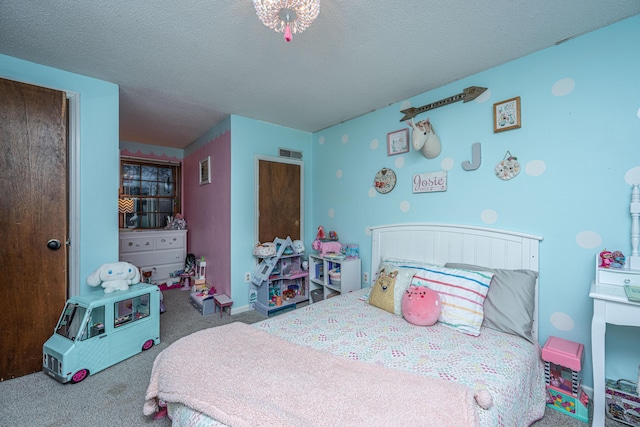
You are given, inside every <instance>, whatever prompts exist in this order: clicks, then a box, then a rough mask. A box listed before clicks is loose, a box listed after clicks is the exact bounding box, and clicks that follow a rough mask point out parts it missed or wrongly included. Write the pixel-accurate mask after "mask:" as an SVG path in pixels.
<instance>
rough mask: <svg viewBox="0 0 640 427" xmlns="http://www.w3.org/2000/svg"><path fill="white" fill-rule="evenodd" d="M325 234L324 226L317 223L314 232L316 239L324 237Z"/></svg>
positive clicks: (325, 236)
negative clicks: (316, 228)
mask: <svg viewBox="0 0 640 427" xmlns="http://www.w3.org/2000/svg"><path fill="white" fill-rule="evenodd" d="M326 238H327V235H326V234H324V227H323V226H321V225H319V226H318V234H316V240H322V239H326Z"/></svg>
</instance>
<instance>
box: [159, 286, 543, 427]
mask: <svg viewBox="0 0 640 427" xmlns="http://www.w3.org/2000/svg"><path fill="white" fill-rule="evenodd" d="M367 291H368V289H364V290H361V291H357V292H353V293H350V294H346V295H341V296H339V297H334V298H330V299H328V300H326V301H323V302H320V303H316V304H310V305H309V306H306V307H303V308H299V309H297V310H295V311H292V312H289V313H287V314H285V315H281V316H278V317H274V318H270V319H267V320H264V321H262V322H259V323H256V324H254V327H256V328H258V329H261V330H264V331H267V332H269V333H272V334H274V335H277V336H279V337H281V338H284V339H286V340H288V341H290V342H293V343H296V344H299V345H303V346H307V347H312V348H315V349H318V350H322V351H327V352H330V353H333V354H335V355H338V356H341V357H345V358H349V359H352V360H358V361H362V362H365V363H374V364H379V365H383V366H386V367H389V368H394V369H400V370H404V371H410V372H414V373H416V374H419V375H425V376H433V377H439V378H442V379H444V380H450V381H456V382H459V383H462V384H464V385H467V386H469V387H471V388H473V389H476V390H481V389H486V390H488V391H489V392H490V393H491V395H492V398H493V406H492V407H491V408H490V409H481V408H478V411H479V418H480V424H481V425H482V426H492V427H493V426H509V427H511V426H528V425H530V424H531V423H532V422H534V421H535V420H538V419H540V418H541V417H542V416H543V415H544V410H545V398H546V392H545V382H544V367H543V364H542V361H541V359H540V356H539V355H540V348H539V346H537V345H534V344H531V343H529V342H527V341H526V340H524V339H522V338H519V337H516V336H513V335H509V334H505V333H501V332H498V331H495V330H493V329H488V328H482V332H481V334H480V336H478V337H473V336H469V335H465V334H463V333H461V332H458V331H455V330H452V329H450V328H447V327H445V326H442V325H439V324H436V325H434V326H430V327H421V326H414V325H411V324H410V323H408V322H406V321H405V320H404V319H403V318H402V317H401V316H397V315H393V314H390V313H388V312H386V311H383V310H380V309H378V308H376V307H373V306H370V305H368V304H367V303H366V302H365V299H366V292H367ZM292 363H294V364H297V365H298V367H299V368H300V369H313V367H312V366H305V365H304V361H298V362H296V361H292ZM309 398H310V399H312V398H314V396H309ZM445 404H446V405H451V410H452V411H455V407H456V402H446V403H445ZM169 414H170V415H171V416H172V418H173V425H177V426H213V425H219V424H218V423H217V422H215V421H214V420H211V419H210V418H208V417H206V416H204V415H203V414H200V413H197V412H195V411H193V410H191V409H190V408H187V407H185V406H182V405H170V407H169Z"/></svg>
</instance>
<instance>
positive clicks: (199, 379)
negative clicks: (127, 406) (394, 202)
mask: <svg viewBox="0 0 640 427" xmlns="http://www.w3.org/2000/svg"><path fill="white" fill-rule="evenodd" d="M485 393H486V392H485ZM475 394H476V393H475V392H474V390H472V389H471V388H469V387H467V386H465V385H461V384H458V383H455V382H452V381H446V380H443V379H440V378H435V377H428V376H421V375H415V374H413V373H409V372H403V371H398V370H395V369H390V368H386V367H383V366H377V365H376V364H371V363H362V362H357V361H353V360H349V359H346V358H343V357H339V356H334V355H332V354H328V353H326V352H323V351H319V350H315V349H312V348H308V347H305V346H299V345H296V344H292V343H290V342H288V341H285V340H283V339H281V338H278V337H276V336H273V335H272V334H269V333H266V332H265V331H261V330H258V329H256V328H255V327H253V326H249V325H245V324H243V323H232V324H229V325H225V326H220V327H217V328H211V329H207V330H204V331H200V332H196V333H194V334H192V335H189V336H187V337H185V338H182V339H181V340H179V341H177V342H176V343H174V344H172V345H171V346H169V347H168V348H167V349H165V350H164V351H163V352H162V353H160V354H159V355H158V357H157V358H156V360H155V362H154V365H153V371H152V374H151V381H150V384H149V387H148V390H147V394H146V397H145V398H146V402H145V405H144V413H145V414H147V415H149V414H152V413H153V412H154V410H155V409H156V399H157V398H159V399H162V400H164V401H166V402H173V403H180V404H183V405H186V406H188V407H190V408H192V409H195V410H196V411H199V412H201V413H203V414H206V415H208V416H209V417H211V418H214V419H215V420H217V421H219V422H221V423H224V424H226V425H229V426H256V425H278V426H310V425H314V426H336V425H350V426H359V425H361V426H365V425H366V426H378V425H379V426H388V425H420V426H439V427H440V426H456V427H458V426H475V425H478V409H477V404H476V402H475V399H474V395H475ZM482 397H483V398H484V399H485V400H486V398H487V397H488V396H486V395H485V396H482ZM480 401H482V400H480ZM452 403H454V405H452ZM485 406H486V405H485ZM454 408H455V409H454ZM452 409H453V410H452Z"/></svg>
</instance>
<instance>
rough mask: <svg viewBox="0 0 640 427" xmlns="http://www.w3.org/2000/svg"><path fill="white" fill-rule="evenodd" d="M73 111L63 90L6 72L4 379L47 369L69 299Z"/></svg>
mask: <svg viewBox="0 0 640 427" xmlns="http://www.w3.org/2000/svg"><path fill="white" fill-rule="evenodd" d="M67 115H68V113H67V99H66V95H65V93H64V92H60V91H56V90H51V89H45V88H41V87H37V86H32V85H28V84H24V83H18V82H14V81H10V80H4V79H0V146H2V150H0V165H2V167H1V168H0V185H1V188H2V196H1V197H0V240H1V241H2V245H3V247H2V250H1V251H0V254H1V255H0V277H2V285H0V325H2V327H0V349H2V350H1V351H0V381H4V380H7V379H11V378H14V377H19V376H22V375H26V374H30V373H32V372H36V371H40V370H41V369H42V345H43V344H44V342H45V341H46V340H47V339H48V338H49V337H50V336H51V334H52V333H53V330H54V328H55V325H56V323H57V321H58V317H59V316H60V312H61V311H62V308H63V307H64V303H65V301H66V299H67V288H68V287H67V246H66V244H65V242H66V241H67V236H68V224H67V221H68V219H67V218H68V213H67V211H68V193H67V188H68V185H67ZM50 241H51V242H50ZM49 242H50V243H49ZM57 242H59V245H58V243H57Z"/></svg>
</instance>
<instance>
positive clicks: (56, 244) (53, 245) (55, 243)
mask: <svg viewBox="0 0 640 427" xmlns="http://www.w3.org/2000/svg"><path fill="white" fill-rule="evenodd" d="M47 247H48V248H49V249H51V250H52V251H57V250H58V249H60V248H61V247H62V243H60V240H57V239H51V240H49V241H48V242H47Z"/></svg>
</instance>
